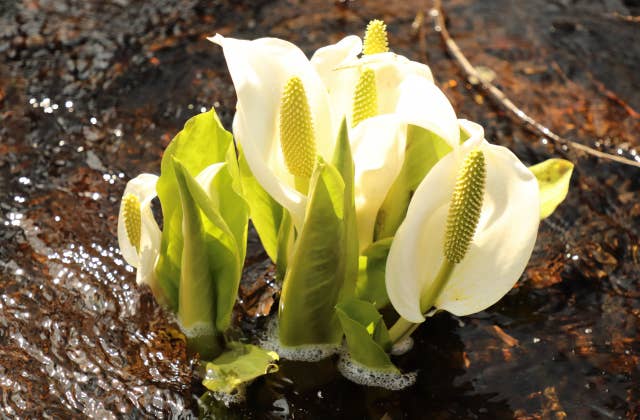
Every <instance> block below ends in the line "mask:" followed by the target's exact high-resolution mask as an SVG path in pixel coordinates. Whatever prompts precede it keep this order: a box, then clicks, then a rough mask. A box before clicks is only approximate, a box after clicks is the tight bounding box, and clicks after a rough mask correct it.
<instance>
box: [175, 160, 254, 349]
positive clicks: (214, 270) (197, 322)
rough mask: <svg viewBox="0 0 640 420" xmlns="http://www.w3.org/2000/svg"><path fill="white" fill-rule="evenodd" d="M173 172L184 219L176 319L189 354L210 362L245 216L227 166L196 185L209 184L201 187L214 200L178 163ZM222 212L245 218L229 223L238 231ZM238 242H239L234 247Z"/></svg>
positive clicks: (238, 262)
mask: <svg viewBox="0 0 640 420" xmlns="http://www.w3.org/2000/svg"><path fill="white" fill-rule="evenodd" d="M174 170H175V175H176V180H177V185H178V191H179V195H180V200H181V202H182V216H183V222H182V235H183V250H182V253H181V254H182V255H181V257H182V261H181V266H180V269H181V270H180V283H179V286H180V288H179V290H180V295H179V304H178V319H179V320H180V323H181V324H182V326H183V327H184V330H185V333H186V335H187V338H188V339H189V343H188V344H189V346H190V348H191V349H192V350H194V351H197V352H199V353H200V354H201V355H202V356H203V357H212V356H215V355H216V354H218V353H219V351H220V348H219V341H220V337H221V334H222V333H223V332H224V331H225V330H226V329H227V328H228V327H229V324H230V322H231V312H232V310H233V305H234V303H235V300H236V295H237V291H238V286H239V283H240V277H241V275H242V265H243V256H244V251H240V249H242V248H243V247H246V229H247V223H248V222H247V210H246V207H245V206H244V202H243V200H242V198H241V197H239V196H238V195H237V193H236V192H235V191H233V188H232V180H231V175H230V173H229V171H228V164H226V163H220V164H217V165H214V166H213V167H211V168H208V171H210V172H213V173H212V174H209V175H210V176H209V177H207V179H206V180H203V179H201V181H203V182H205V184H207V183H208V184H209V185H208V186H206V187H207V188H208V190H209V192H210V195H211V197H214V198H215V200H212V199H211V197H210V195H209V194H208V193H207V192H206V191H205V190H204V189H203V188H202V187H201V185H200V184H199V183H198V181H196V179H195V178H193V177H192V176H191V175H190V174H189V173H188V171H187V169H186V168H185V167H184V166H183V165H182V164H181V163H180V162H179V161H178V160H174ZM223 201H224V202H225V203H224V205H223V204H222V202H223ZM225 206H226V207H225ZM227 211H234V212H235V213H239V214H244V218H242V217H236V218H232V219H230V221H232V222H233V223H234V224H236V225H237V226H234V229H235V231H236V232H234V230H233V229H231V228H230V227H229V225H228V224H227V222H226V221H225V218H224V217H223V216H222V214H221V212H227ZM237 238H240V240H241V241H244V242H242V243H238V240H237Z"/></svg>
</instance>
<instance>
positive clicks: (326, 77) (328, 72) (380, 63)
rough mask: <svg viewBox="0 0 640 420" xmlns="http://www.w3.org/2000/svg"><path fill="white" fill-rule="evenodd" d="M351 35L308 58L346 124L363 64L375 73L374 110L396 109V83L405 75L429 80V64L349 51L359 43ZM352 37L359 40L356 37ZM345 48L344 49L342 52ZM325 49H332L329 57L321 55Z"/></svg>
mask: <svg viewBox="0 0 640 420" xmlns="http://www.w3.org/2000/svg"><path fill="white" fill-rule="evenodd" d="M352 37H353V36H352ZM352 37H347V38H345V39H344V40H343V41H341V43H342V42H344V44H343V45H342V50H339V49H338V48H337V46H338V45H340V44H341V43H338V44H336V46H335V47H333V48H332V47H325V48H330V49H329V50H324V49H320V50H318V51H317V52H316V54H314V56H313V57H312V58H311V62H312V63H313V64H314V65H315V67H316V69H318V73H319V74H320V76H321V77H322V80H323V81H324V84H325V85H326V86H327V90H328V92H329V95H330V97H331V104H332V105H333V106H334V115H335V117H334V118H337V119H339V120H342V118H343V117H346V118H347V122H348V123H349V127H351V124H352V120H351V119H352V116H353V98H354V93H355V87H356V85H357V83H358V79H359V78H360V73H361V72H362V70H364V69H365V68H367V69H371V70H373V71H374V73H375V76H376V91H377V97H378V114H391V113H394V112H396V107H397V105H398V102H399V100H400V96H401V94H402V91H401V89H400V86H401V85H402V83H403V82H404V81H405V80H406V79H407V78H408V77H416V78H420V79H423V80H424V81H426V82H430V83H431V84H433V76H432V74H431V70H430V69H429V66H427V65H426V64H422V63H418V62H416V61H411V60H409V59H408V58H406V57H404V56H401V55H398V54H395V53H392V52H385V53H379V54H372V55H364V56H362V57H360V58H357V57H356V55H354V54H353V53H354V52H355V51H357V48H356V46H358V45H359V46H360V48H361V45H362V44H361V43H360V44H357V42H356V41H355V40H354V39H352ZM353 38H356V39H357V40H358V41H359V40H360V39H359V38H357V37H353ZM347 51H348V53H346V52H347ZM329 52H332V53H333V55H332V57H333V59H332V60H328V59H326V58H325V57H326V56H327V55H328V54H329ZM321 58H322V60H321ZM331 66H333V67H331Z"/></svg>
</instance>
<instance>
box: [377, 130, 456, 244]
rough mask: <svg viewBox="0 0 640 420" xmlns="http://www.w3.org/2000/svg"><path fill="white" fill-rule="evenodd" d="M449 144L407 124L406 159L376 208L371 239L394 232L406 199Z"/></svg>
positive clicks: (446, 149) (444, 152)
mask: <svg viewBox="0 0 640 420" xmlns="http://www.w3.org/2000/svg"><path fill="white" fill-rule="evenodd" d="M450 151H451V146H449V144H448V143H447V142H446V141H445V140H444V139H443V138H442V137H440V136H438V135H437V134H435V133H433V132H432V131H429V130H426V129H424V128H422V127H418V126H415V125H409V127H408V128H407V146H406V153H405V156H406V157H405V161H404V163H403V165H402V169H401V170H400V173H399V174H398V177H397V178H396V180H395V181H394V183H393V185H392V186H391V189H390V190H389V192H388V193H387V197H386V198H385V200H384V203H382V206H381V207H380V210H379V211H378V217H377V220H376V228H375V232H374V239H375V240H379V239H384V238H388V237H392V236H393V235H395V233H396V230H397V229H398V227H399V226H400V223H402V221H403V220H404V217H405V216H406V214H407V208H408V207H409V201H411V197H412V196H413V193H414V191H415V190H416V188H418V185H419V184H420V182H421V181H422V180H423V179H424V177H425V176H426V175H427V173H428V172H429V171H430V170H431V168H432V167H433V165H435V164H436V162H438V161H439V160H440V159H441V158H442V157H443V156H445V155H446V154H447V153H449V152H450Z"/></svg>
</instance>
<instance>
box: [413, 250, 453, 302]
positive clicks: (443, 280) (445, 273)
mask: <svg viewBox="0 0 640 420" xmlns="http://www.w3.org/2000/svg"><path fill="white" fill-rule="evenodd" d="M455 266H456V264H455V263H453V262H451V261H449V260H448V259H447V258H445V259H444V261H442V265H441V266H440V270H439V271H438V274H437V275H436V278H435V280H434V281H433V284H431V287H430V288H428V289H426V290H424V291H423V292H422V296H420V311H421V312H422V313H423V314H424V313H426V312H427V311H428V310H429V309H431V307H432V306H433V304H434V303H435V302H436V299H438V296H440V293H442V289H444V286H445V285H446V284H447V282H448V281H449V277H451V273H452V272H453V269H454V268H455Z"/></svg>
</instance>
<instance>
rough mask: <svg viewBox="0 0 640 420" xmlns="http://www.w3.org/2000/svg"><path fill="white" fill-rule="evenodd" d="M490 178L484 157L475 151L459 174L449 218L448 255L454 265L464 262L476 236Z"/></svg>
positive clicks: (445, 246)
mask: <svg viewBox="0 0 640 420" xmlns="http://www.w3.org/2000/svg"><path fill="white" fill-rule="evenodd" d="M486 177H487V169H486V164H485V159H484V154H483V153H482V151H480V150H473V151H471V152H470V153H469V154H468V155H467V157H466V158H465V160H464V164H463V166H462V169H461V171H460V173H459V174H458V178H457V180H456V186H455V189H454V191H453V197H452V198H451V204H450V206H449V215H448V217H447V230H446V234H445V244H444V255H445V257H446V258H447V260H449V261H450V262H452V263H456V264H457V263H459V262H460V261H462V259H463V258H464V256H465V254H466V253H467V250H468V249H469V245H470V244H471V240H472V239H473V235H474V234H475V231H476V227H477V226H478V221H479V220H480V210H482V199H483V195H484V186H485V180H486Z"/></svg>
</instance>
